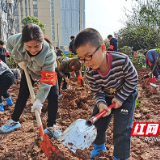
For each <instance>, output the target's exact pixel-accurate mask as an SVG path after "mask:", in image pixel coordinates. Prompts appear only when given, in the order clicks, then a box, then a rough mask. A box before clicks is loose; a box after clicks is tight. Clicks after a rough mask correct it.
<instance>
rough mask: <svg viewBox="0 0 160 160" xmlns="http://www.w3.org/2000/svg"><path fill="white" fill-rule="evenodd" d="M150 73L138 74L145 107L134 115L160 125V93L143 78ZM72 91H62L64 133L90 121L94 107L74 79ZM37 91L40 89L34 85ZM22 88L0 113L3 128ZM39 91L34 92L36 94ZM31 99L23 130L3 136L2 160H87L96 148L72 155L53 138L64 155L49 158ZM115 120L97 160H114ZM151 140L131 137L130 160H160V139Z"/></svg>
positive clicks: (87, 92) (60, 116)
mask: <svg viewBox="0 0 160 160" xmlns="http://www.w3.org/2000/svg"><path fill="white" fill-rule="evenodd" d="M148 73H149V70H148V69H141V70H138V74H139V84H138V87H139V95H138V99H139V101H140V103H141V104H142V106H140V107H136V109H135V114H134V122H160V110H159V109H160V89H159V88H157V89H155V88H154V87H152V86H149V85H147V86H144V85H143V83H144V82H143V81H142V80H141V78H142V77H143V76H144V75H146V74H148ZM71 86H72V88H73V89H72V90H65V91H62V94H63V96H62V98H61V99H60V100H59V109H58V114H57V125H58V126H59V127H60V128H61V129H62V131H64V130H65V129H66V128H67V127H68V126H69V125H70V124H71V123H72V122H74V121H75V120H77V119H79V118H82V119H86V120H87V119H88V118H89V117H90V115H91V113H92V110H93V107H94V100H93V98H92V94H91V92H90V90H87V89H85V88H82V87H81V86H80V85H79V84H77V82H75V80H74V79H73V78H72V83H71ZM35 87H37V86H36V85H35ZM18 91H19V86H16V87H11V88H10V89H9V92H10V95H11V97H12V100H13V102H14V104H13V105H12V106H8V107H5V111H4V112H0V126H2V125H3V124H4V123H5V122H6V121H7V120H8V119H10V118H11V114H12V113H13V110H14V106H15V102H16V99H17V96H18ZM36 92H37V89H35V93H36ZM31 105H32V103H31V99H29V100H28V101H27V105H26V107H25V109H24V111H23V114H22V115H21V118H20V123H21V125H22V126H21V128H20V129H17V130H16V131H14V132H12V133H10V134H0V160H47V159H49V160H51V159H57V160H79V159H81V160H87V159H89V156H88V155H89V153H90V151H91V150H92V149H93V144H92V145H91V146H90V148H89V149H85V150H84V151H81V150H77V153H76V154H73V153H72V152H71V151H70V150H69V149H68V148H67V147H65V146H64V145H63V144H61V143H60V142H58V141H57V140H55V139H54V138H53V137H52V136H51V135H49V139H50V140H51V142H52V144H54V145H55V146H57V147H58V148H59V150H60V151H61V153H60V155H59V156H58V157H57V158H56V157H54V156H52V157H51V158H46V157H45V155H44V153H43V152H42V150H41V148H40V145H39V144H40V137H39V131H38V128H37V123H36V119H35V116H34V114H33V113H31V112H30V110H31ZM41 118H42V122H43V126H44V128H45V127H46V121H47V100H46V102H45V103H44V106H43V109H42V114H41ZM112 131H113V120H112V121H111V123H110V125H109V128H108V130H107V135H106V136H107V139H108V140H107V142H106V147H107V152H101V153H100V154H99V156H98V157H96V158H95V159H96V160H112V159H113V149H114V146H113V132H112ZM147 138H149V137H140V136H139V137H138V136H137V137H132V141H131V156H130V158H129V159H128V160H159V159H160V158H159V157H160V136H158V137H150V138H152V140H150V141H147V140H146V139H147Z"/></svg>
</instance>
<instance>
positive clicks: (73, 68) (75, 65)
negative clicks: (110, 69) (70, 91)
mask: <svg viewBox="0 0 160 160" xmlns="http://www.w3.org/2000/svg"><path fill="white" fill-rule="evenodd" d="M58 61H59V62H60V67H59V68H58V72H59V75H60V76H59V77H58V81H59V89H60V86H61V81H62V78H63V79H64V83H63V85H62V90H64V89H67V84H69V83H70V81H69V78H70V72H75V73H76V77H77V80H78V82H79V83H80V84H81V85H82V86H84V85H85V84H84V81H83V78H82V76H81V73H80V69H81V63H80V62H79V59H78V58H77V57H72V58H69V57H58Z"/></svg>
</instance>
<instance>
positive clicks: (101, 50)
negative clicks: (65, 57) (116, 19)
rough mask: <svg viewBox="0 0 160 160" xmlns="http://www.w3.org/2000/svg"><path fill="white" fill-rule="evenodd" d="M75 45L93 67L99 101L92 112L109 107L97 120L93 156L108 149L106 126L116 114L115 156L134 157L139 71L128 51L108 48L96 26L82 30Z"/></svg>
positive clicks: (90, 78) (90, 75) (91, 72)
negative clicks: (133, 127)
mask: <svg viewBox="0 0 160 160" xmlns="http://www.w3.org/2000/svg"><path fill="white" fill-rule="evenodd" d="M74 45H75V49H76V52H77V54H78V56H79V60H80V62H82V63H84V64H85V65H86V66H88V67H89V68H88V71H87V75H86V77H87V79H88V82H89V85H90V89H91V91H92V93H93V95H94V98H95V101H96V105H95V107H94V109H93V113H92V116H93V115H96V114H97V113H98V112H101V111H102V110H104V109H105V110H107V113H106V114H105V115H104V116H103V117H102V118H100V119H99V120H98V121H97V122H96V123H95V126H96V127H97V137H96V139H95V141H94V149H93V151H91V155H90V158H94V157H95V156H97V155H98V154H99V153H100V152H101V151H105V150H106V147H105V141H106V129H107V128H108V125H109V123H110V121H111V118H112V116H113V115H114V123H113V125H114V127H113V141H114V153H113V155H114V160H126V159H127V158H129V157H130V142H131V137H130V133H131V130H132V123H133V115H134V109H135V103H136V98H137V94H138V89H137V83H138V76H137V72H136V70H135V68H134V66H133V64H132V62H131V61H130V60H129V58H128V56H127V55H125V54H122V53H117V52H110V51H109V52H106V51H105V50H106V47H105V45H104V42H103V39H102V37H101V35H100V34H99V32H98V31H96V30H95V29H92V28H87V29H84V30H82V31H81V32H80V33H79V34H78V35H77V37H76V39H75V43H74ZM111 103H115V107H114V108H113V109H112V111H111V109H109V108H108V106H109V105H110V104H111Z"/></svg>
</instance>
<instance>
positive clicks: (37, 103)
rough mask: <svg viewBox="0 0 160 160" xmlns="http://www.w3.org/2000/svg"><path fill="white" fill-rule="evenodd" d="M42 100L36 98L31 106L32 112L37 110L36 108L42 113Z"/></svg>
mask: <svg viewBox="0 0 160 160" xmlns="http://www.w3.org/2000/svg"><path fill="white" fill-rule="evenodd" d="M42 106H43V104H42V102H41V100H40V99H36V100H35V102H34V104H33V106H32V107H31V112H35V109H36V110H37V111H38V112H39V113H40V114H41V109H42Z"/></svg>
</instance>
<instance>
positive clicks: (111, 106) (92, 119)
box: [87, 103, 115, 124]
mask: <svg viewBox="0 0 160 160" xmlns="http://www.w3.org/2000/svg"><path fill="white" fill-rule="evenodd" d="M114 107H115V103H112V104H111V105H110V106H108V108H111V109H112V108H114ZM106 113H107V111H106V110H105V109H104V110H103V111H101V112H99V113H98V114H96V115H95V116H93V117H91V118H90V119H89V120H88V121H87V122H88V123H89V124H94V123H95V122H96V121H97V120H98V119H100V118H101V117H102V116H103V115H104V114H106Z"/></svg>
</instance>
